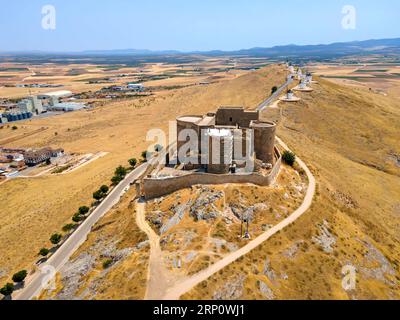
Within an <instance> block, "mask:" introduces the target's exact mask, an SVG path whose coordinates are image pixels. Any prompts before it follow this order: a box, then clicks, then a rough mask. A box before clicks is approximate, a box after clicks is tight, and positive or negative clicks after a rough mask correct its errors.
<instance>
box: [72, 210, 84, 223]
mask: <svg viewBox="0 0 400 320" xmlns="http://www.w3.org/2000/svg"><path fill="white" fill-rule="evenodd" d="M82 220H83V217H82V216H81V215H80V214H79V212H77V213H75V214H74V215H73V216H72V221H73V222H76V223H78V222H80V221H82Z"/></svg>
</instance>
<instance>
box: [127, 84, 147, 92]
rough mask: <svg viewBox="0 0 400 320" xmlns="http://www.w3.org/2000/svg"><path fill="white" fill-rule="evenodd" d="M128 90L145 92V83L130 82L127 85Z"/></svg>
mask: <svg viewBox="0 0 400 320" xmlns="http://www.w3.org/2000/svg"><path fill="white" fill-rule="evenodd" d="M127 89H128V90H132V91H136V92H143V91H144V89H145V88H144V85H143V84H141V83H131V82H130V83H128V86H127Z"/></svg>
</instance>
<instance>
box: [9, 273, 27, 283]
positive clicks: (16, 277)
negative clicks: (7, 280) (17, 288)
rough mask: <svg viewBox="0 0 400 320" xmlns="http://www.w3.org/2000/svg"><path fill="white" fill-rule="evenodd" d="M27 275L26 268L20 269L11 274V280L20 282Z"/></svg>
mask: <svg viewBox="0 0 400 320" xmlns="http://www.w3.org/2000/svg"><path fill="white" fill-rule="evenodd" d="M27 275H28V272H27V271H26V270H21V271H18V272H17V273H15V274H14V275H13V276H12V280H13V281H14V282H15V283H21V282H23V281H24V280H25V278H26V276H27Z"/></svg>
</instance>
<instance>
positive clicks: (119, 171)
mask: <svg viewBox="0 0 400 320" xmlns="http://www.w3.org/2000/svg"><path fill="white" fill-rule="evenodd" d="M115 175H116V176H120V177H122V178H124V177H125V176H126V169H125V168H124V167H123V166H119V167H118V168H117V169H115Z"/></svg>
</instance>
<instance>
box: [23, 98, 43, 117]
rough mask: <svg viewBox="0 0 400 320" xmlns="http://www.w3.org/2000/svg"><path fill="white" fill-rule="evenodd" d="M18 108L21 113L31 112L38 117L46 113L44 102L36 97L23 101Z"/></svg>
mask: <svg viewBox="0 0 400 320" xmlns="http://www.w3.org/2000/svg"><path fill="white" fill-rule="evenodd" d="M17 106H18V109H19V111H20V112H29V113H32V114H36V115H38V114H41V113H43V112H44V108H43V104H42V101H41V100H39V99H38V97H36V96H30V97H27V98H25V99H23V100H21V101H20V102H19V103H18V104H17Z"/></svg>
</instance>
